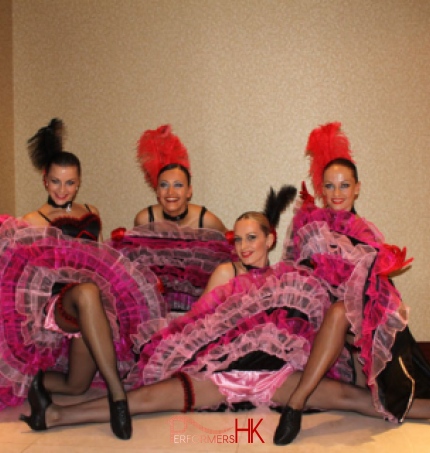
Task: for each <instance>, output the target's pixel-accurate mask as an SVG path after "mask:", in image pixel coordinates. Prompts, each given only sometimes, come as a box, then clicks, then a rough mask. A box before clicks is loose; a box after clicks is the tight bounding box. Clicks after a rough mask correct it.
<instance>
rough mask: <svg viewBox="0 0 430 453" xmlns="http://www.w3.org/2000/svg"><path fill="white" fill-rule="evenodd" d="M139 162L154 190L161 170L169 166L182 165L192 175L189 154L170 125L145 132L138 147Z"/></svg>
mask: <svg viewBox="0 0 430 453" xmlns="http://www.w3.org/2000/svg"><path fill="white" fill-rule="evenodd" d="M137 160H138V161H139V163H140V166H141V168H142V170H143V173H144V175H145V180H146V182H147V183H148V184H149V185H150V186H151V187H152V188H153V189H154V190H156V188H157V180H158V175H159V173H160V170H161V169H162V168H163V167H165V166H166V165H169V164H180V165H182V166H183V167H185V168H186V169H187V170H188V171H189V172H190V174H191V171H190V162H189V160H188V152H187V149H186V148H185V146H184V145H183V144H182V143H181V141H180V140H179V138H178V137H177V136H176V135H174V134H172V129H171V127H170V125H168V124H167V125H164V126H160V127H159V128H158V129H155V130H151V129H149V130H147V131H145V132H144V133H143V134H142V136H141V137H140V139H139V142H138V146H137Z"/></svg>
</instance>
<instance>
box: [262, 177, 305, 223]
mask: <svg viewBox="0 0 430 453" xmlns="http://www.w3.org/2000/svg"><path fill="white" fill-rule="evenodd" d="M296 194H297V189H296V188H295V187H294V186H287V185H284V186H282V187H281V189H280V190H279V191H278V193H276V192H275V191H274V190H273V188H272V187H271V188H270V191H269V193H268V195H267V198H266V204H265V206H264V211H263V214H264V215H265V216H266V217H267V218H268V220H269V223H270V225H271V226H272V227H273V228H276V227H277V226H278V223H279V219H280V218H281V214H282V212H284V211H285V209H287V207H288V206H289V205H290V204H291V203H292V201H293V200H294V198H295V196H296Z"/></svg>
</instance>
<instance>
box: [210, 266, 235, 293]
mask: <svg viewBox="0 0 430 453" xmlns="http://www.w3.org/2000/svg"><path fill="white" fill-rule="evenodd" d="M233 266H234V265H233V263H231V262H227V263H222V264H220V265H218V266H217V267H216V269H215V270H214V271H213V272H212V275H211V276H210V278H209V281H208V283H207V285H206V288H205V291H204V294H205V293H207V292H209V291H212V290H213V289H214V288H216V287H217V286H221V285H225V284H226V283H227V282H228V281H230V280H231V279H232V278H233V277H234V276H235V272H234V267H233Z"/></svg>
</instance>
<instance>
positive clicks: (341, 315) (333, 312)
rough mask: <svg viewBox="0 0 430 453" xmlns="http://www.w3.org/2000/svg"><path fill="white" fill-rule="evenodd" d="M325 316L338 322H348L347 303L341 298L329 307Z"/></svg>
mask: <svg viewBox="0 0 430 453" xmlns="http://www.w3.org/2000/svg"><path fill="white" fill-rule="evenodd" d="M325 318H328V319H330V320H331V321H332V322H334V323H336V324H338V323H339V322H342V321H344V322H347V318H346V310H345V304H344V303H343V301H341V300H339V301H337V302H335V303H334V304H333V305H331V307H330V308H329V310H328V312H327V314H326V316H325Z"/></svg>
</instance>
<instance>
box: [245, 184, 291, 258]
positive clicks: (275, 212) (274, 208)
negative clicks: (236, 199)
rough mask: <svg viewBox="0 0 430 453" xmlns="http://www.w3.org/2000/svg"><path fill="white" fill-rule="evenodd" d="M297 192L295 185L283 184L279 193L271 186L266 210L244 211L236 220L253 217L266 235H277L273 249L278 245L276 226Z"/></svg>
mask: <svg viewBox="0 0 430 453" xmlns="http://www.w3.org/2000/svg"><path fill="white" fill-rule="evenodd" d="M296 193H297V189H296V188H295V187H294V186H282V187H281V189H280V190H279V192H278V193H276V192H275V191H274V190H273V188H272V187H271V188H270V191H269V193H268V195H267V198H266V204H265V206H264V210H263V211H262V212H258V211H247V212H244V213H243V214H242V215H240V216H239V217H238V218H237V219H236V222H238V221H239V220H242V219H252V220H255V221H256V222H258V223H259V225H260V227H261V230H262V231H263V233H264V234H265V235H266V236H268V235H269V234H273V235H274V236H275V241H274V242H273V246H272V249H273V248H274V247H275V245H276V230H275V228H276V227H277V226H278V224H279V220H280V218H281V214H282V212H283V211H285V209H287V207H288V205H289V204H290V203H291V202H292V201H293V200H294V198H295V196H296Z"/></svg>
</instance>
